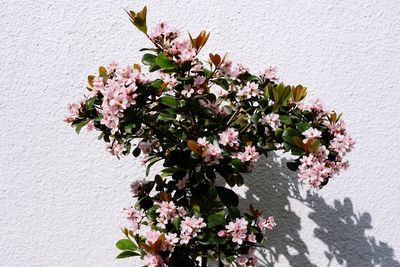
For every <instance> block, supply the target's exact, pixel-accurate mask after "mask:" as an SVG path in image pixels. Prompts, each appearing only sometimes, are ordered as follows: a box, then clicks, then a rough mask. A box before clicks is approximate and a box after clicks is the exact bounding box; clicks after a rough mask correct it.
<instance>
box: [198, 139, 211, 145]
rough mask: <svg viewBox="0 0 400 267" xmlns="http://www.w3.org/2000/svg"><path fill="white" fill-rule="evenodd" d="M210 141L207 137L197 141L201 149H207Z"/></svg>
mask: <svg viewBox="0 0 400 267" xmlns="http://www.w3.org/2000/svg"><path fill="white" fill-rule="evenodd" d="M208 143H209V142H208V141H207V139H206V138H205V137H201V138H198V139H197V144H198V145H199V146H201V147H205V146H206V145H208Z"/></svg>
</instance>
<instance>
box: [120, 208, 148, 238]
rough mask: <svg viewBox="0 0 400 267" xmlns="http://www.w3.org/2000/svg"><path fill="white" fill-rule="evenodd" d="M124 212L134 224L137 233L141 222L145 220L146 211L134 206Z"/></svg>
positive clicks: (133, 228) (133, 229)
mask: <svg viewBox="0 0 400 267" xmlns="http://www.w3.org/2000/svg"><path fill="white" fill-rule="evenodd" d="M124 213H125V216H126V218H127V219H128V220H129V221H130V223H131V224H132V229H131V230H132V231H133V232H134V233H135V234H136V233H137V232H138V230H139V226H140V222H141V221H142V220H143V218H144V217H145V213H144V210H143V209H140V210H139V209H137V208H134V207H129V208H126V209H124Z"/></svg>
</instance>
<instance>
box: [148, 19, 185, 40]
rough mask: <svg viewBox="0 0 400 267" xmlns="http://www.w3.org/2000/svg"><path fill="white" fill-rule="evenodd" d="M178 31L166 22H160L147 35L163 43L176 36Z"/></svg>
mask: <svg viewBox="0 0 400 267" xmlns="http://www.w3.org/2000/svg"><path fill="white" fill-rule="evenodd" d="M178 35H179V33H178V32H177V31H176V30H174V29H172V28H171V27H170V26H169V25H168V24H167V23H165V22H160V23H159V24H157V26H156V27H155V28H154V30H153V31H152V32H151V33H150V35H149V37H150V39H151V40H152V41H153V42H156V43H161V44H164V42H168V41H171V40H174V39H175V38H177V37H178Z"/></svg>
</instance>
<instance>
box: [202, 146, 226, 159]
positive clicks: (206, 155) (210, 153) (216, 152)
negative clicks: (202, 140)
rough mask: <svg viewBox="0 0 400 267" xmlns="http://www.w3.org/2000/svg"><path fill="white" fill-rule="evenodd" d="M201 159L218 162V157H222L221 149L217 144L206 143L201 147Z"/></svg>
mask: <svg viewBox="0 0 400 267" xmlns="http://www.w3.org/2000/svg"><path fill="white" fill-rule="evenodd" d="M202 156H203V159H204V161H205V162H207V163H209V164H212V163H215V164H218V163H219V159H222V158H223V157H222V150H221V149H220V148H219V146H218V145H213V144H208V145H207V146H206V147H204V148H203V155H202Z"/></svg>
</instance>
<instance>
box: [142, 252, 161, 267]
mask: <svg viewBox="0 0 400 267" xmlns="http://www.w3.org/2000/svg"><path fill="white" fill-rule="evenodd" d="M144 262H145V266H146V267H161V266H166V265H165V264H164V263H163V262H164V261H163V258H162V257H161V256H160V255H153V254H149V253H148V254H146V255H145V256H144Z"/></svg>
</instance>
